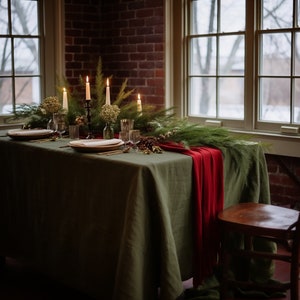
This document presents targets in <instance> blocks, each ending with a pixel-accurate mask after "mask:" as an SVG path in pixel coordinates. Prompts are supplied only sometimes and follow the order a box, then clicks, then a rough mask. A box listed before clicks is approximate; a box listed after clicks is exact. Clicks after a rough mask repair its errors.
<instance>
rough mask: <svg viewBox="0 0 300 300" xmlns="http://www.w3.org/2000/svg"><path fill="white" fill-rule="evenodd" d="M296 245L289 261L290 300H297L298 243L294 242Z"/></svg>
mask: <svg viewBox="0 0 300 300" xmlns="http://www.w3.org/2000/svg"><path fill="white" fill-rule="evenodd" d="M294 242H296V243H297V244H298V245H295V246H294V247H293V250H292V261H291V273H290V277H291V278H290V280H291V299H299V288H298V287H299V250H300V249H299V243H298V241H296V240H294Z"/></svg>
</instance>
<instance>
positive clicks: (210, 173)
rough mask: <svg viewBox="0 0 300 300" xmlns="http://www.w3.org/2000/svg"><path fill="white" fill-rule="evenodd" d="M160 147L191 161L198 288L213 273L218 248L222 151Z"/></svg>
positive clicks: (195, 276) (195, 265)
mask: <svg viewBox="0 0 300 300" xmlns="http://www.w3.org/2000/svg"><path fill="white" fill-rule="evenodd" d="M160 147H161V148H162V149H164V150H167V151H175V152H180V153H183V154H186V155H189V156H191V157H192V158H193V176H194V178H193V179H194V182H193V184H194V188H193V190H194V198H195V221H196V230H195V247H196V249H195V257H194V267H195V269H194V274H193V285H194V287H197V286H199V285H200V284H201V283H202V281H203V279H205V278H206V277H208V276H210V275H212V274H213V268H214V266H215V265H216V264H217V256H218V252H219V247H220V237H219V232H218V227H217V216H218V212H219V211H221V210H222V209H223V204H224V180H223V156H222V152H221V151H220V150H219V149H214V148H209V147H192V148H191V149H186V148H184V147H183V146H182V145H180V144H161V145H160Z"/></svg>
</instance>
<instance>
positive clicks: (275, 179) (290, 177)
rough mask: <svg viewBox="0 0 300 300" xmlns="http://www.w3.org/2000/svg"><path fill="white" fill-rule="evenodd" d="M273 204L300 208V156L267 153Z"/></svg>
mask: <svg viewBox="0 0 300 300" xmlns="http://www.w3.org/2000/svg"><path fill="white" fill-rule="evenodd" d="M266 159H267V164H268V171H269V179H270V191H271V200H272V203H273V204H277V205H283V206H291V207H294V206H296V207H297V208H298V209H300V158H295V157H285V156H277V155H266Z"/></svg>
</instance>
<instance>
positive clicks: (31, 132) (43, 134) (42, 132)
mask: <svg viewBox="0 0 300 300" xmlns="http://www.w3.org/2000/svg"><path fill="white" fill-rule="evenodd" d="M52 133H53V130H49V129H11V130H8V132H7V135H8V136H9V137H10V138H12V139H15V140H37V139H43V138H47V137H50V136H51V134H52Z"/></svg>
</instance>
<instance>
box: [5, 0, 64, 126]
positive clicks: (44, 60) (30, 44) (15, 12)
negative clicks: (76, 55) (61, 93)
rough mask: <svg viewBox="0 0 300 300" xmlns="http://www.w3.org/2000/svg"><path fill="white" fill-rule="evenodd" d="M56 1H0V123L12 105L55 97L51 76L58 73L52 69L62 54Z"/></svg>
mask: <svg viewBox="0 0 300 300" xmlns="http://www.w3.org/2000/svg"><path fill="white" fill-rule="evenodd" d="M59 2H60V1H59V0H55V1H42V0H0V95H1V98H0V118H1V121H3V120H4V119H5V116H8V115H10V114H11V113H12V112H13V111H14V109H15V107H16V105H19V104H24V103H26V104H33V103H36V104H38V103H40V101H41V99H42V98H43V97H45V95H46V94H48V93H50V95H51V94H52V95H53V94H55V76H56V75H60V76H61V74H62V73H61V70H59V68H56V66H57V61H58V60H59V58H60V57H62V54H61V53H63V52H62V50H63V49H62V47H61V44H59V43H58V41H59V38H60V35H61V34H60V35H59V34H58V33H59V32H61V31H62V30H61V29H62V28H59V26H60V25H61V21H60V18H61V16H62V14H61V10H62V9H61V8H62V4H61V3H59ZM45 11H47V14H45V13H44V12H45ZM53 20H56V22H53ZM57 69H58V72H60V73H58V72H57Z"/></svg>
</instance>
